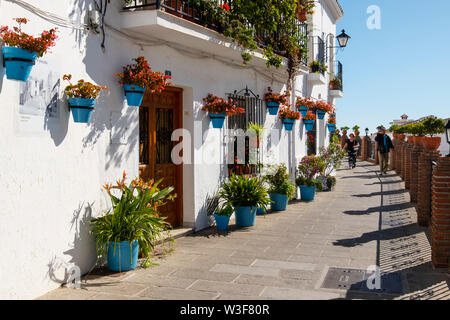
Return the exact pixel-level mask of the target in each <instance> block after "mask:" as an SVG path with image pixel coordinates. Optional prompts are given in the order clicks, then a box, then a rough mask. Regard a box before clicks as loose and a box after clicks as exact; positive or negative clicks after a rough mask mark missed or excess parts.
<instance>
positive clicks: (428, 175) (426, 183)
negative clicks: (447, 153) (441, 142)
mask: <svg viewBox="0 0 450 320" xmlns="http://www.w3.org/2000/svg"><path fill="white" fill-rule="evenodd" d="M439 157H440V153H439V152H438V151H431V150H423V151H422V153H421V154H420V155H419V162H418V170H417V171H418V176H419V181H418V185H417V223H418V224H419V225H421V226H424V227H426V226H428V225H429V223H430V218H431V179H432V174H433V171H432V166H431V164H432V161H437V159H438V158H439Z"/></svg>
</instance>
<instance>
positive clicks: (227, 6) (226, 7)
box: [220, 3, 230, 12]
mask: <svg viewBox="0 0 450 320" xmlns="http://www.w3.org/2000/svg"><path fill="white" fill-rule="evenodd" d="M220 7H221V8H222V9H223V10H225V11H227V12H228V11H230V6H229V5H227V4H226V3H224V4H223V5H221V6H220Z"/></svg>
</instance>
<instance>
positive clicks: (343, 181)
mask: <svg viewBox="0 0 450 320" xmlns="http://www.w3.org/2000/svg"><path fill="white" fill-rule="evenodd" d="M376 171H377V166H374V165H371V164H369V163H364V164H359V166H358V167H357V168H356V169H354V170H347V169H340V170H338V171H337V179H338V181H337V185H336V187H335V189H334V190H333V191H332V192H323V193H321V192H319V193H317V196H316V200H315V201H311V202H302V201H298V200H297V201H291V203H290V205H289V206H288V209H287V210H286V211H284V212H277V213H271V214H268V215H266V216H258V217H257V218H256V219H257V221H256V225H255V227H252V228H238V227H236V226H235V225H234V221H231V226H230V230H229V231H228V232H217V231H216V230H215V229H214V228H209V229H207V230H203V231H201V232H198V233H194V234H190V235H188V236H185V237H182V238H179V239H177V240H176V243H175V248H174V249H175V250H174V252H172V253H171V254H168V255H166V256H158V257H156V258H155V259H154V262H155V264H156V265H155V266H153V267H151V268H149V269H141V268H138V269H137V270H134V271H130V272H127V273H123V274H120V275H110V274H106V275H104V276H101V275H96V276H89V277H88V278H87V279H88V280H87V282H83V283H82V289H80V290H75V289H68V288H65V287H63V288H60V289H57V290H53V291H51V292H49V293H48V294H46V295H44V296H42V297H41V298H40V299H105V300H110V299H112V300H119V299H136V300H138V299H176V300H186V299H193V300H210V299H221V300H223V299H225V300H260V299H283V300H291V299H294V300H302V299H318V300H320V299H402V300H409V299H415V300H438V299H440V300H447V299H450V294H449V293H450V290H449V287H450V279H449V275H448V273H447V270H436V269H433V268H432V266H431V251H430V244H429V240H428V236H427V229H426V228H421V227H419V226H417V224H416V221H417V215H416V212H415V208H414V206H413V205H411V203H410V202H409V201H410V198H409V194H408V192H406V191H405V189H404V183H403V182H402V181H401V179H400V178H399V177H398V176H397V175H395V174H393V173H392V172H390V174H389V175H386V176H383V177H381V178H380V177H379V176H378V175H377V173H376ZM372 265H378V266H379V267H380V269H381V272H383V273H387V274H389V273H392V274H393V273H396V274H399V275H400V276H401V278H402V284H403V288H402V290H403V292H404V294H397V295H395V294H394V295H392V294H391V295H387V294H382V293H374V292H359V291H354V290H347V291H346V290H335V289H325V288H322V283H323V281H324V279H325V277H326V274H327V272H328V271H329V270H330V268H332V267H335V268H339V267H341V268H352V269H361V270H366V269H367V268H368V267H369V266H372Z"/></svg>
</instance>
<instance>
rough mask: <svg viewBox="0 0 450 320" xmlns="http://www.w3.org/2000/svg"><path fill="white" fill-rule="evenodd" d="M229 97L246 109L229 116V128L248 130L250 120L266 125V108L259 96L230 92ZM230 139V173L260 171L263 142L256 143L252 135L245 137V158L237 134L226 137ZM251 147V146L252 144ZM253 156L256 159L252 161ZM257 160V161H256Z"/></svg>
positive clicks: (253, 172)
mask: <svg viewBox="0 0 450 320" xmlns="http://www.w3.org/2000/svg"><path fill="white" fill-rule="evenodd" d="M228 98H229V99H232V100H233V101H234V102H235V103H236V105H237V106H238V107H240V108H243V109H244V110H245V113H242V114H238V115H235V116H231V117H228V129H231V130H239V129H241V130H243V131H244V132H245V131H247V128H248V125H249V123H250V122H253V123H256V124H259V125H264V123H265V120H266V109H265V108H264V104H263V101H262V100H261V99H260V98H259V97H252V96H247V95H239V94H228ZM225 139H227V141H228V156H229V157H231V159H232V161H233V163H232V164H228V174H229V175H232V174H237V175H242V174H248V175H255V174H257V173H258V172H259V166H258V164H259V163H261V162H262V156H263V145H262V143H261V142H256V145H255V144H254V142H253V139H252V141H251V140H250V137H247V136H246V137H245V140H244V146H245V152H244V159H239V158H238V156H239V155H240V154H241V153H239V152H238V149H237V148H238V138H237V137H236V136H235V135H231V136H229V137H225ZM251 143H252V145H251V148H250V144H251ZM251 157H253V159H255V161H253V163H251V161H250V160H251ZM255 162H256V163H255Z"/></svg>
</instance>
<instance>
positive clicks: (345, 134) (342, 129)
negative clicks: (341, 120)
mask: <svg viewBox="0 0 450 320" xmlns="http://www.w3.org/2000/svg"><path fill="white" fill-rule="evenodd" d="M348 130H350V128H349V127H347V126H345V127H341V131H342V135H343V136H347V132H348Z"/></svg>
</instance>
